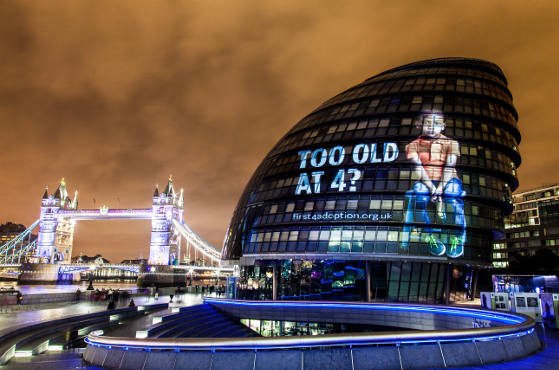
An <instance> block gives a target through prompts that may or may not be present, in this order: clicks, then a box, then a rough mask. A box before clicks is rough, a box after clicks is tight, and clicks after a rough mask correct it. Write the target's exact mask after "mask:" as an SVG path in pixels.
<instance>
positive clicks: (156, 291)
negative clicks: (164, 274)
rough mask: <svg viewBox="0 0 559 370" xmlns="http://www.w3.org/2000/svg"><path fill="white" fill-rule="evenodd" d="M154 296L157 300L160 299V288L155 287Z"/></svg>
mask: <svg viewBox="0 0 559 370" xmlns="http://www.w3.org/2000/svg"><path fill="white" fill-rule="evenodd" d="M154 298H155V300H156V301H157V300H158V299H159V288H155V294H154Z"/></svg>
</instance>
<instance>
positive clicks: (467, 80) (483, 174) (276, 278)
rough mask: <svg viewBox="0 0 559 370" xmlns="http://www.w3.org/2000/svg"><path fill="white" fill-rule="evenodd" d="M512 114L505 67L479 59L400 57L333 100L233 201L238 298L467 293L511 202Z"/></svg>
mask: <svg viewBox="0 0 559 370" xmlns="http://www.w3.org/2000/svg"><path fill="white" fill-rule="evenodd" d="M517 119H518V116H517V112H516V110H515V108H514V106H513V104H512V95H511V93H510V91H509V90H508V88H507V80H506V78H505V76H504V74H503V72H502V71H501V69H500V68H499V67H498V66H496V65H495V64H493V63H490V62H486V61H483V60H477V59H466V58H443V59H434V60H427V61H421V62H416V63H411V64H407V65H404V66H401V67H397V68H394V69H390V70H388V71H386V72H383V73H380V74H378V75H376V76H373V77H371V78H369V79H367V80H365V81H364V82H362V83H360V84H358V85H356V86H354V87H351V88H349V89H348V90H346V91H344V92H342V93H340V94H338V95H336V96H334V97H333V98H331V99H329V100H327V101H326V102H324V103H323V104H322V105H321V106H319V107H318V108H317V109H315V110H314V111H313V112H311V113H310V114H309V115H307V116H306V117H304V118H303V119H302V120H301V121H299V122H298V123H297V124H296V125H295V126H294V127H293V128H292V129H291V130H290V131H289V132H288V133H287V134H286V135H285V136H284V137H283V138H282V139H281V140H280V141H279V142H278V143H277V144H276V146H275V147H274V148H273V149H272V150H271V151H270V153H269V154H268V155H267V156H266V158H265V159H264V161H263V162H262V163H261V164H260V166H259V167H258V169H257V170H256V172H255V173H254V175H253V176H252V178H251V180H250V181H249V183H248V185H247V186H246V189H245V191H244V193H243V194H242V196H241V199H240V200H239V203H238V205H237V208H236V210H235V212H234V215H233V218H232V221H231V225H230V227H229V231H228V234H227V236H226V240H225V245H224V249H223V256H222V257H223V258H224V259H227V260H236V263H239V264H240V266H241V277H240V280H239V282H238V292H239V293H238V294H239V297H240V298H251V299H272V298H274V299H320V300H377V301H405V302H429V303H431V302H444V301H448V300H449V299H450V300H452V298H453V297H454V296H460V297H464V296H466V297H467V296H472V294H473V291H474V289H475V288H474V287H475V280H476V276H475V275H476V274H475V271H476V269H477V268H479V267H489V266H490V265H491V256H490V252H491V246H492V243H493V240H494V238H495V237H498V236H500V235H501V234H502V230H503V216H504V215H505V214H508V213H510V212H511V211H512V205H511V192H512V191H513V190H514V189H516V188H517V187H518V181H517V178H516V168H517V167H518V166H519V165H520V155H519V153H518V143H519V142H520V133H519V131H518V128H517ZM456 293H459V294H456Z"/></svg>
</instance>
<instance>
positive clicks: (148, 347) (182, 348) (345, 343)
mask: <svg viewBox="0 0 559 370" xmlns="http://www.w3.org/2000/svg"><path fill="white" fill-rule="evenodd" d="M533 332H534V329H533V328H532V329H528V330H524V331H520V332H518V333H511V334H503V335H492V336H485V337H484V336H474V337H467V338H432V339H402V340H396V341H395V340H392V341H391V340H385V341H382V340H376V341H375V340H367V339H364V340H363V341H358V340H356V339H355V338H351V339H350V340H347V341H343V340H342V341H340V342H334V343H332V342H324V343H322V342H313V343H307V344H305V343H304V342H305V338H302V337H297V341H298V343H296V344H285V345H246V346H219V345H216V346H207V347H197V346H188V345H185V346H176V345H167V346H166V345H164V344H163V343H162V344H161V345H133V344H122V345H119V344H114V343H111V344H110V345H109V344H104V343H100V342H96V341H95V340H92V339H91V338H89V337H86V338H85V342H86V343H87V344H88V345H92V346H95V347H101V348H107V349H111V348H113V347H114V348H120V349H123V350H125V351H126V350H130V349H131V350H137V351H141V350H144V351H147V352H150V351H152V350H168V349H173V350H174V351H175V352H180V351H192V350H196V351H216V350H218V351H233V350H249V351H254V350H259V349H285V348H289V349H306V348H316V347H348V346H370V345H376V344H390V345H400V344H427V343H457V342H462V343H470V342H485V341H493V340H501V339H504V338H519V337H522V336H524V335H529V334H532V333H533ZM301 342H303V343H301Z"/></svg>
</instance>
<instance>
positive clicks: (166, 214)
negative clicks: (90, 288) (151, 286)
mask: <svg viewBox="0 0 559 370" xmlns="http://www.w3.org/2000/svg"><path fill="white" fill-rule="evenodd" d="M183 210H184V201H183V190H182V189H181V190H180V192H176V191H175V187H174V184H173V179H172V178H171V177H170V178H169V181H168V183H167V186H166V187H165V189H164V190H163V191H162V192H160V191H159V188H158V187H156V188H155V192H154V194H153V197H152V207H151V208H140V209H111V208H109V207H107V206H102V207H100V208H99V209H79V208H78V193H77V191H76V192H75V195H74V198H73V199H70V197H69V196H68V192H67V189H66V182H65V180H64V179H62V181H61V182H60V184H59V186H58V188H57V189H56V191H55V192H54V193H53V194H49V192H48V188H47V189H46V190H45V192H44V195H43V197H42V200H41V213H40V217H39V219H38V220H36V221H35V222H33V223H32V224H31V226H29V228H27V229H26V230H25V231H23V232H22V233H21V234H20V235H18V236H17V237H15V238H14V239H12V240H10V241H9V242H7V243H6V244H4V245H2V246H0V267H1V268H2V269H3V270H4V271H8V270H10V269H11V270H10V271H13V269H14V268H18V267H20V266H23V267H25V264H27V263H35V264H36V263H39V264H48V265H58V273H59V274H65V273H75V272H83V271H93V270H96V271H100V270H120V271H126V272H128V273H132V274H134V275H136V276H137V275H138V274H139V273H140V272H141V271H140V265H128V264H102V265H96V264H93V265H89V264H72V263H71V258H72V248H73V240H74V230H75V224H76V222H78V221H80V222H81V221H95V220H151V224H152V230H151V241H150V254H149V261H148V263H149V265H150V266H154V265H155V266H158V265H163V266H169V268H170V270H169V271H176V269H185V270H187V273H189V274H190V275H191V276H193V275H196V274H203V273H207V272H208V271H210V272H217V273H221V272H224V273H228V272H232V270H233V269H232V268H226V267H222V266H221V252H220V251H219V250H218V249H216V248H215V247H214V246H212V245H211V244H210V243H208V242H207V241H205V240H204V239H203V238H202V237H200V236H199V235H198V234H197V233H196V232H195V231H194V230H193V229H192V228H191V227H190V226H189V225H188V224H187V223H185V221H184V220H183ZM36 229H38V237H37V238H36V239H35V240H34V239H33V238H32V233H33V231H34V230H36ZM181 262H182V263H187V265H181V264H180V263H181ZM155 269H157V268H155ZM154 271H155V270H154Z"/></svg>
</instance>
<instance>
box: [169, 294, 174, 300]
mask: <svg viewBox="0 0 559 370" xmlns="http://www.w3.org/2000/svg"><path fill="white" fill-rule="evenodd" d="M173 297H174V295H173V294H169V298H171V299H170V300H169V302H173Z"/></svg>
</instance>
